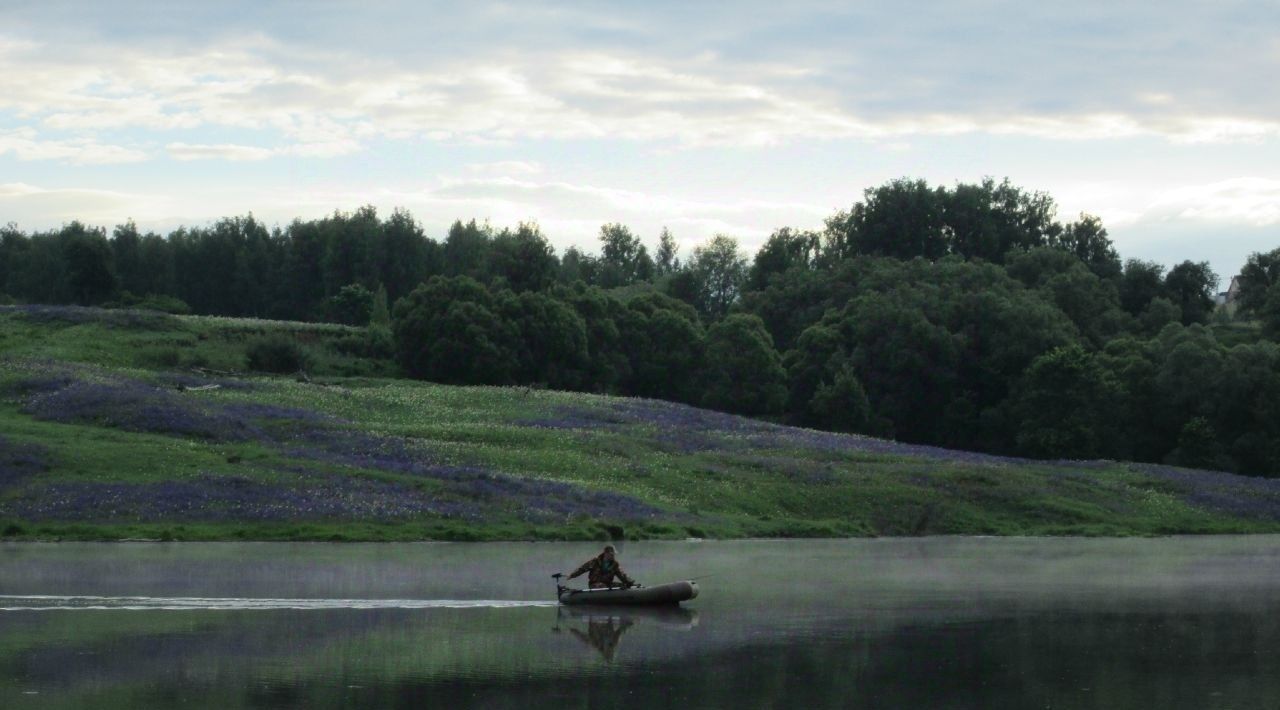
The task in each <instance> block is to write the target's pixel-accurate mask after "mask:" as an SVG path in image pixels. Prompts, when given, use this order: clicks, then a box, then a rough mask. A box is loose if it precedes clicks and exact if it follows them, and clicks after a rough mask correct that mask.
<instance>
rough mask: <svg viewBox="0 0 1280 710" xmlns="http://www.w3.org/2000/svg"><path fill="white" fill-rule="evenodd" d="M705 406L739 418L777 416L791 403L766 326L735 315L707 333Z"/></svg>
mask: <svg viewBox="0 0 1280 710" xmlns="http://www.w3.org/2000/svg"><path fill="white" fill-rule="evenodd" d="M706 353H707V354H706V363H707V367H706V376H705V379H704V380H703V384H702V389H703V404H704V405H705V406H708V407H711V408H713V409H720V410H723V411H727V412H734V413H736V414H745V415H748V416H760V415H768V414H777V413H779V412H781V411H782V409H783V407H784V406H785V405H786V402H787V387H786V381H787V373H786V371H785V370H783V369H782V358H781V357H779V356H778V351H777V350H775V349H774V347H773V338H771V337H770V336H769V331H767V330H765V327H764V322H763V321H761V320H760V319H759V318H758V317H756V316H753V315H746V314H735V315H731V316H729V317H727V318H725V319H724V320H722V321H720V322H719V323H716V324H715V325H713V326H711V328H710V329H709V330H708V331H707V351H706Z"/></svg>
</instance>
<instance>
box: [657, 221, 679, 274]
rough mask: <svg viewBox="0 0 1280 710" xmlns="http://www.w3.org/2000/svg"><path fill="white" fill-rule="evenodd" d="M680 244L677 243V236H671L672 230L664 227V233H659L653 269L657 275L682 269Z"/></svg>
mask: <svg viewBox="0 0 1280 710" xmlns="http://www.w3.org/2000/svg"><path fill="white" fill-rule="evenodd" d="M679 253H680V245H679V244H676V240H675V237H672V236H671V230H669V229H667V228H666V227H663V228H662V234H660V235H658V251H657V253H656V254H654V260H653V270H654V275H655V276H666V275H667V274H670V273H674V272H676V271H679V270H680V259H679Z"/></svg>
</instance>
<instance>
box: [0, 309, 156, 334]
mask: <svg viewBox="0 0 1280 710" xmlns="http://www.w3.org/2000/svg"><path fill="white" fill-rule="evenodd" d="M6 313H11V314H14V315H17V316H19V317H21V318H23V319H25V320H28V321H31V322H34V323H58V322H61V323H68V324H71V325H79V324H82V323H102V324H104V325H108V326H113V327H121V328H155V327H160V326H166V325H171V324H173V323H175V322H176V320H175V319H174V318H173V316H171V315H168V314H166V313H160V312H158V311H143V310H136V309H118V310H117V309H106V308H91V307H86V306H48V305H39V304H26V305H17V306H0V315H4V314H6Z"/></svg>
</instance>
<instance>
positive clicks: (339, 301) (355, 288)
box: [324, 284, 374, 326]
mask: <svg viewBox="0 0 1280 710" xmlns="http://www.w3.org/2000/svg"><path fill="white" fill-rule="evenodd" d="M373 303H374V295H373V292H372V291H370V290H369V289H367V288H365V287H364V286H361V285H360V284H348V285H346V286H343V287H342V289H341V290H340V291H338V292H337V293H336V294H334V295H333V296H330V297H329V298H328V299H327V300H326V301H325V305H324V311H325V316H326V317H325V319H326V320H328V321H329V322H330V323H341V324H343V325H355V326H365V325H368V324H369V319H370V317H371V315H372V314H373Z"/></svg>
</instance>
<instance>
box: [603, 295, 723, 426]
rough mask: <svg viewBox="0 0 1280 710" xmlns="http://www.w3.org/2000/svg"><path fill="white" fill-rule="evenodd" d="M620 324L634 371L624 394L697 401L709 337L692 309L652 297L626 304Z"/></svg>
mask: <svg viewBox="0 0 1280 710" xmlns="http://www.w3.org/2000/svg"><path fill="white" fill-rule="evenodd" d="M617 326H618V332H619V338H620V341H621V343H622V347H623V348H624V350H625V352H626V353H627V359H628V364H629V368H628V369H629V371H630V374H629V377H628V378H627V380H626V387H625V389H626V391H628V392H630V393H632V394H635V395H637V396H641V397H655V398H659V399H670V400H675V401H679V402H696V401H697V400H698V398H699V394H700V383H699V382H698V376H699V375H700V373H701V372H702V365H703V362H704V361H703V348H704V347H705V339H706V334H705V332H704V331H703V328H702V324H701V323H700V322H699V320H698V315H697V313H696V312H694V311H693V309H692V308H690V307H689V306H688V305H686V304H684V303H681V302H679V301H676V300H675V299H672V298H670V297H667V296H663V295H661V294H657V293H651V294H648V295H645V296H641V297H639V298H636V299H633V300H632V301H630V302H629V303H627V304H626V307H625V309H623V310H622V311H621V312H620V313H619V314H618V320H617Z"/></svg>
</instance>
